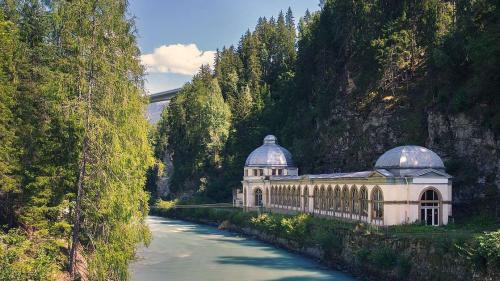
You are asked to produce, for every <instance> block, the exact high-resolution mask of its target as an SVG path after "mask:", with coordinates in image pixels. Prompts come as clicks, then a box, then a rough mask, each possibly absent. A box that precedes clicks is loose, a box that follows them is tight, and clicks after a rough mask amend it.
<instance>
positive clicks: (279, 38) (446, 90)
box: [156, 0, 500, 213]
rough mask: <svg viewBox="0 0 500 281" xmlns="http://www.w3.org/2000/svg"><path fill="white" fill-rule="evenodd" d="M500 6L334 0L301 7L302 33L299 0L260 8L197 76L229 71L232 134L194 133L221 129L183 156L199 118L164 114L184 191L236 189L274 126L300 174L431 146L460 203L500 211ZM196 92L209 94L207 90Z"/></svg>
mask: <svg viewBox="0 0 500 281" xmlns="http://www.w3.org/2000/svg"><path fill="white" fill-rule="evenodd" d="M499 5H500V4H499V1H498V0H480V1H459V0H457V1H439V0H425V1H387V0H384V1H382V0H378V1H377V0H375V1H345V0H329V1H324V3H323V4H322V9H321V11H319V12H317V13H314V14H309V13H306V15H305V17H304V18H302V19H300V21H299V23H298V34H299V36H298V38H296V37H295V34H296V30H295V26H296V25H295V22H294V18H293V15H292V14H291V12H290V11H289V12H288V13H286V15H285V14H283V13H281V14H280V15H279V17H278V18H277V19H274V18H271V19H269V20H268V19H266V18H261V19H259V21H258V23H257V26H256V28H255V30H254V31H253V32H250V31H249V32H247V33H246V34H244V35H243V36H242V38H241V40H240V42H239V44H238V46H237V47H233V46H231V47H229V48H223V49H222V50H221V51H219V52H218V54H217V58H216V62H215V65H214V69H213V71H211V72H210V71H208V70H207V69H205V70H204V71H205V73H204V74H203V73H201V74H200V75H202V76H204V77H207V76H211V79H212V80H213V81H216V82H217V83H218V85H219V88H220V91H221V93H222V97H223V98H224V101H225V103H226V104H227V105H229V108H230V109H231V114H230V115H229V114H226V113H221V114H224V116H227V117H228V118H230V119H228V120H229V121H230V129H229V131H228V134H227V132H226V131H225V130H222V131H220V132H219V131H217V130H215V131H214V130H210V129H209V128H207V129H206V130H204V129H201V131H196V132H197V133H199V134H202V135H207V136H211V137H210V138H205V139H206V140H207V142H205V143H203V144H197V146H196V147H197V149H201V151H204V153H202V154H199V153H198V154H196V155H186V153H184V151H186V146H183V145H179V144H189V143H194V142H193V136H194V135H193V134H190V133H189V132H190V131H191V130H192V127H191V126H192V125H190V123H189V122H188V121H186V119H185V118H184V117H182V116H184V115H179V114H177V113H178V112H179V111H178V110H177V111H171V110H169V111H168V112H167V113H166V114H164V120H163V121H164V122H162V123H161V124H163V125H160V126H159V127H160V129H161V130H162V132H163V134H160V135H162V136H163V139H161V138H157V140H156V141H157V143H159V144H161V145H162V146H163V148H162V149H161V152H165V151H168V152H169V153H170V154H172V158H173V162H174V167H175V169H174V173H173V176H172V181H171V184H172V191H173V195H174V197H175V196H181V195H182V194H200V195H202V196H204V197H206V198H209V199H212V200H217V201H220V200H227V199H228V198H229V197H230V195H231V192H230V191H231V189H232V188H234V187H238V186H239V181H240V179H241V177H242V171H243V170H242V166H243V164H244V160H245V158H246V156H247V155H248V154H249V153H250V152H251V150H252V149H254V148H255V147H257V146H258V145H260V142H261V140H262V137H263V136H264V135H265V134H268V133H273V134H275V135H277V136H278V138H279V139H280V142H281V143H282V144H283V145H284V146H286V147H288V148H289V149H290V151H291V152H292V153H293V155H294V157H295V160H296V162H297V164H298V166H299V169H300V171H301V173H321V172H332V171H339V170H340V171H352V170H362V169H369V168H371V167H372V166H373V163H374V162H375V160H376V159H377V157H378V156H379V155H381V154H382V153H383V152H384V151H385V150H387V149H389V148H391V147H394V146H396V145H400V144H417V145H424V146H427V147H429V148H431V149H433V150H435V151H436V152H437V153H438V154H439V155H440V156H442V157H443V159H444V160H445V161H446V166H447V170H448V172H449V173H451V174H452V175H454V176H455V179H454V197H455V202H456V203H457V205H456V206H457V207H458V208H457V209H458V210H459V211H466V212H467V213H470V212H471V211H472V210H477V211H481V212H483V211H484V210H489V211H495V210H496V208H497V206H495V205H496V204H497V202H499V201H500V200H498V197H499V196H498V194H499V187H500V176H499V174H500V157H499V153H500V152H499V148H500V146H499V145H500V142H499V141H498V134H500V110H499V107H500V105H499V103H500V101H499V99H498V98H497V92H498V89H499V88H500V62H499V60H500V27H499V22H500V15H499V13H500V12H499ZM207 72H209V73H207ZM195 80H196V78H195ZM193 83H195V82H193ZM212 89H214V88H213V87H212ZM186 91H189V89H187V90H186ZM212 91H213V90H212ZM194 92H199V93H200V94H193V93H191V97H192V98H195V99H196V98H197V97H200V99H201V100H203V96H204V95H206V94H207V91H200V90H196V91H194ZM202 92H203V93H202ZM210 92H211V90H208V94H210ZM217 92H218V89H215V92H214V93H215V95H218V93H217ZM184 95H188V93H187V92H186V93H185V94H184ZM181 96H182V95H181ZM183 100H184V99H183V98H181V97H179V98H175V99H173V100H172V105H173V108H178V107H175V106H176V104H177V106H182V107H183V108H184V109H183V110H184V111H186V112H190V110H193V109H195V107H192V108H190V106H191V105H190V104H187V103H185V102H183V103H182V104H181V102H180V101H183ZM176 112H177V113H176ZM213 113H217V112H216V111H214V112H213ZM161 130H160V131H161ZM221 141H222V142H223V143H224V145H223V146H222V147H221V146H220V142H221ZM165 144H168V145H167V146H165ZM200 145H201V146H200ZM211 147H217V149H216V150H214V149H210V148H211ZM160 154H161V153H160ZM180 155H182V157H183V158H182V159H181V158H179V157H180ZM160 157H163V156H161V155H160ZM193 165H194V166H193ZM190 167H195V169H191V168H190ZM469 207H470V208H469Z"/></svg>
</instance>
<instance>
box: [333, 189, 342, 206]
mask: <svg viewBox="0 0 500 281" xmlns="http://www.w3.org/2000/svg"><path fill="white" fill-rule="evenodd" d="M333 198H334V201H335V202H334V205H335V212H340V211H342V208H341V205H342V203H341V197H340V187H339V186H338V185H337V186H335V191H334V192H333Z"/></svg>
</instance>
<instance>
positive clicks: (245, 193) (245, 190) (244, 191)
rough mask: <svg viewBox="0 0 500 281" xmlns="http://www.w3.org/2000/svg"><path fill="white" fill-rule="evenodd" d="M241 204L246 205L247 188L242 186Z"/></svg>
mask: <svg viewBox="0 0 500 281" xmlns="http://www.w3.org/2000/svg"><path fill="white" fill-rule="evenodd" d="M243 206H247V188H246V187H244V188H243Z"/></svg>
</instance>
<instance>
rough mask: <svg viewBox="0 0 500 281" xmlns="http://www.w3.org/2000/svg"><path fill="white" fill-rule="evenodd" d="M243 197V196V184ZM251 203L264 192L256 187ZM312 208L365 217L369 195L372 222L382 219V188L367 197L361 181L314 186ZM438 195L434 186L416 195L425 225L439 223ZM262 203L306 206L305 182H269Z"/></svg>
mask: <svg viewBox="0 0 500 281" xmlns="http://www.w3.org/2000/svg"><path fill="white" fill-rule="evenodd" d="M243 191H244V192H243V193H244V201H245V202H246V200H247V194H246V188H244V190H243ZM254 195H255V206H258V207H262V206H264V204H263V201H264V196H263V192H262V190H261V189H260V188H257V189H256V190H255V192H254ZM312 196H313V212H314V213H317V214H321V215H329V216H337V217H343V218H350V219H360V220H367V219H368V211H369V206H370V205H369V204H368V203H369V199H370V201H371V203H372V204H371V209H370V212H371V219H372V222H373V221H374V222H375V223H382V221H383V218H384V196H383V194H382V189H380V187H378V186H375V187H374V188H373V189H372V191H371V195H370V197H368V189H367V188H366V187H365V186H364V185H363V186H361V187H360V188H359V189H358V188H357V186H356V185H353V186H351V188H349V187H348V186H347V185H344V186H343V187H342V188H340V186H338V185H337V186H335V187H334V188H332V187H331V186H328V187H324V186H321V187H318V186H315V187H314V189H313V195H312ZM441 200H442V199H441V195H440V194H439V192H438V191H437V190H436V189H434V188H429V189H427V190H425V191H424V192H423V193H422V195H421V198H420V221H422V222H423V223H425V224H428V225H439V224H440V223H441V209H440V208H441ZM265 201H266V205H267V204H269V203H270V204H271V205H273V206H275V207H278V208H286V209H289V208H291V209H295V210H299V209H301V210H304V211H305V210H309V190H308V187H307V186H305V187H304V188H303V191H302V193H301V188H300V187H296V186H272V187H271V189H270V193H269V190H267V189H266V193H265Z"/></svg>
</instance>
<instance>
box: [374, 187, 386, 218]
mask: <svg viewBox="0 0 500 281" xmlns="http://www.w3.org/2000/svg"><path fill="white" fill-rule="evenodd" d="M372 202H373V204H372V206H373V208H372V209H373V215H372V219H374V220H383V219H384V196H383V195H382V190H381V189H380V187H378V186H376V187H374V188H373V191H372Z"/></svg>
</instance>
